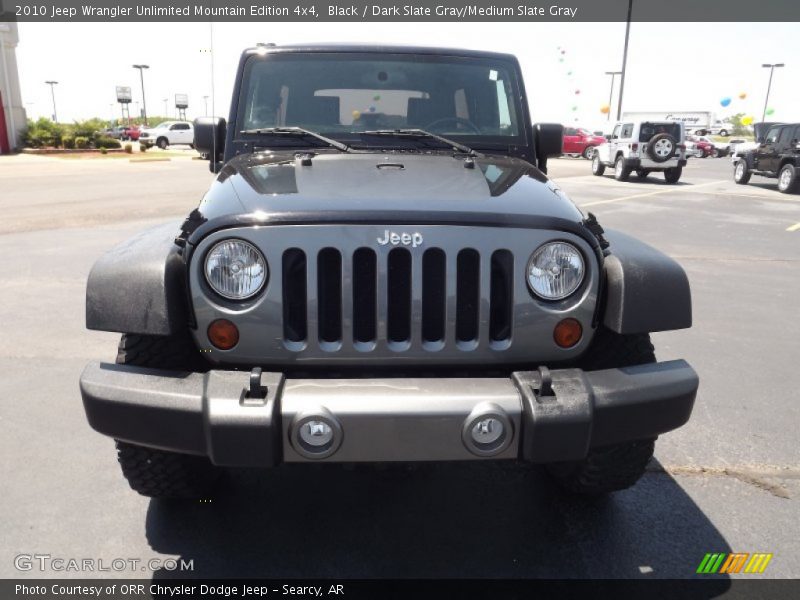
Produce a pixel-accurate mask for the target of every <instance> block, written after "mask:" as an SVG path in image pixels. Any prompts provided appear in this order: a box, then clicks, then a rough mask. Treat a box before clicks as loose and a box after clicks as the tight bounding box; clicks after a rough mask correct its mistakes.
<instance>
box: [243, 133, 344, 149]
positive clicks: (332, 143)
mask: <svg viewBox="0 0 800 600" xmlns="http://www.w3.org/2000/svg"><path fill="white" fill-rule="evenodd" d="M239 133H241V134H242V135H285V136H293V137H305V138H314V139H317V140H319V141H321V142H324V143H325V144H327V145H328V146H331V147H332V148H336V149H337V150H341V151H342V152H350V146H348V145H347V144H343V143H342V142H337V141H336V140H332V139H331V138H327V137H325V136H324V135H320V134H318V133H316V132H315V131H311V130H309V129H303V128H302V127H261V128H258V129H245V130H244V131H240V132H239Z"/></svg>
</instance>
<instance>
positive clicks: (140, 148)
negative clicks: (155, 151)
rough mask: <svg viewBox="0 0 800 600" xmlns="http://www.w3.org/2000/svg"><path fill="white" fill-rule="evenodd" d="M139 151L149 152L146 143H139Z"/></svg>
mask: <svg viewBox="0 0 800 600" xmlns="http://www.w3.org/2000/svg"><path fill="white" fill-rule="evenodd" d="M139 152H147V146H145V145H144V144H139Z"/></svg>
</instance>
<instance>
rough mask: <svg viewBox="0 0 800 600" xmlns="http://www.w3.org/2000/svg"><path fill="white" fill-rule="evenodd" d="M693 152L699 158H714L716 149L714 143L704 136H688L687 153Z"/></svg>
mask: <svg viewBox="0 0 800 600" xmlns="http://www.w3.org/2000/svg"><path fill="white" fill-rule="evenodd" d="M690 150H691V151H692V152H693V153H694V155H695V156H697V157H698V158H706V157H708V156H714V153H715V147H714V142H712V141H711V140H710V139H709V138H707V137H706V136H703V135H687V136H686V153H687V154H688V153H689V151H690Z"/></svg>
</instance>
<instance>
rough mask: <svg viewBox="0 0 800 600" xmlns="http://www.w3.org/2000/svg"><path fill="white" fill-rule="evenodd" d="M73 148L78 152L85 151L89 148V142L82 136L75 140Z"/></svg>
mask: <svg viewBox="0 0 800 600" xmlns="http://www.w3.org/2000/svg"><path fill="white" fill-rule="evenodd" d="M75 147H76V148H78V149H79V150H85V149H86V148H88V147H89V140H88V138H85V137H83V136H78V137H76V138H75Z"/></svg>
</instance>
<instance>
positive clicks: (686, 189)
mask: <svg viewBox="0 0 800 600" xmlns="http://www.w3.org/2000/svg"><path fill="white" fill-rule="evenodd" d="M725 181H726V180H724V179H720V180H719V181H709V182H708V183H700V184H697V185H687V186H683V187H679V188H673V187H670V188H668V189H666V190H656V191H655V192H647V193H645V194H632V195H630V196H620V197H619V198H610V199H608V200H597V201H595V202H587V203H585V204H579V205H578V206H581V207H584V206H597V205H598V204H612V203H614V202H622V201H624V200H632V199H634V198H646V197H648V196H658V195H659V194H669V193H670V192H673V193H678V192H687V193H688V192H692V191H694V190H696V189H697V188H701V187H706V186H709V185H718V184H720V183H724V182H725Z"/></svg>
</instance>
